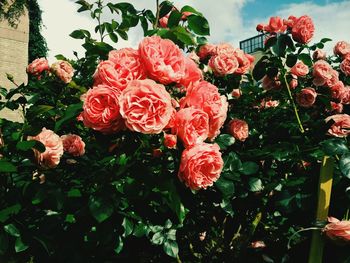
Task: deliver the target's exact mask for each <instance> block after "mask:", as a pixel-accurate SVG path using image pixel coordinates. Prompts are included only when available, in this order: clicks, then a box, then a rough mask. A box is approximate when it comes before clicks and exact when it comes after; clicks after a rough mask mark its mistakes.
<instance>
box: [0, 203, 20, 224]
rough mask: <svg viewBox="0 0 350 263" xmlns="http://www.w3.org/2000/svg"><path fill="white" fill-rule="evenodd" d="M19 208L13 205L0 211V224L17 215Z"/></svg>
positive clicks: (18, 205)
mask: <svg viewBox="0 0 350 263" xmlns="http://www.w3.org/2000/svg"><path fill="white" fill-rule="evenodd" d="M21 208H22V207H21V205H20V204H15V205H12V206H9V207H6V208H5V209H2V210H0V222H1V223H4V222H5V221H6V220H7V219H9V218H10V216H12V215H16V214H18V212H19V211H20V210H21Z"/></svg>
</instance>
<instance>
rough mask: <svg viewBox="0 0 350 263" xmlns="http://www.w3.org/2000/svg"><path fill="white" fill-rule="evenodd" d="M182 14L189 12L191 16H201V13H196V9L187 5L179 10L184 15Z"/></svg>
mask: <svg viewBox="0 0 350 263" xmlns="http://www.w3.org/2000/svg"><path fill="white" fill-rule="evenodd" d="M184 12H191V13H193V14H197V15H199V16H203V15H202V13H200V12H198V11H197V10H196V9H194V8H193V7H192V6H189V5H185V6H183V7H182V8H181V13H184Z"/></svg>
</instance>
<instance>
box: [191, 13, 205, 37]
mask: <svg viewBox="0 0 350 263" xmlns="http://www.w3.org/2000/svg"><path fill="white" fill-rule="evenodd" d="M187 21H188V27H189V28H190V29H191V30H192V31H193V32H194V33H196V34H197V35H201V36H203V35H205V36H207V35H210V30H209V23H208V21H207V19H205V18H204V17H202V16H198V15H190V16H188V17H187Z"/></svg>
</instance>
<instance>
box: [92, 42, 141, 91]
mask: <svg viewBox="0 0 350 263" xmlns="http://www.w3.org/2000/svg"><path fill="white" fill-rule="evenodd" d="M108 60H109V61H112V62H113V63H114V65H112V64H109V63H108V64H106V63H105V62H102V65H101V67H98V69H99V70H98V71H97V72H96V74H95V85H96V83H105V82H107V83H105V84H107V85H109V86H113V87H116V88H118V89H120V90H123V89H125V88H126V87H127V86H128V84H129V82H130V81H132V80H134V79H145V78H146V71H145V69H144V67H143V65H142V63H141V60H140V56H139V52H138V50H135V49H132V48H122V49H119V50H112V51H110V52H109V54H108ZM104 66H106V68H105V69H104ZM110 66H111V67H114V70H113V69H108V68H109V67H110ZM99 71H100V72H101V74H99ZM108 74H114V75H113V76H109V75H108ZM108 78H111V80H110V81H108ZM108 82H111V83H110V84H109V83H108ZM111 84H112V85H111Z"/></svg>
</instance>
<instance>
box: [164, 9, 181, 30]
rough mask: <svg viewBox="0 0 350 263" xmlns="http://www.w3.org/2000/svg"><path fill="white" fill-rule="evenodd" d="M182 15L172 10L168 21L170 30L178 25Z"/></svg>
mask: <svg viewBox="0 0 350 263" xmlns="http://www.w3.org/2000/svg"><path fill="white" fill-rule="evenodd" d="M181 17H182V14H181V13H180V12H179V11H177V10H174V11H172V12H171V13H170V16H169V19H168V24H167V25H168V27H169V28H172V27H175V26H177V25H178V24H179V22H180V20H181Z"/></svg>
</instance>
